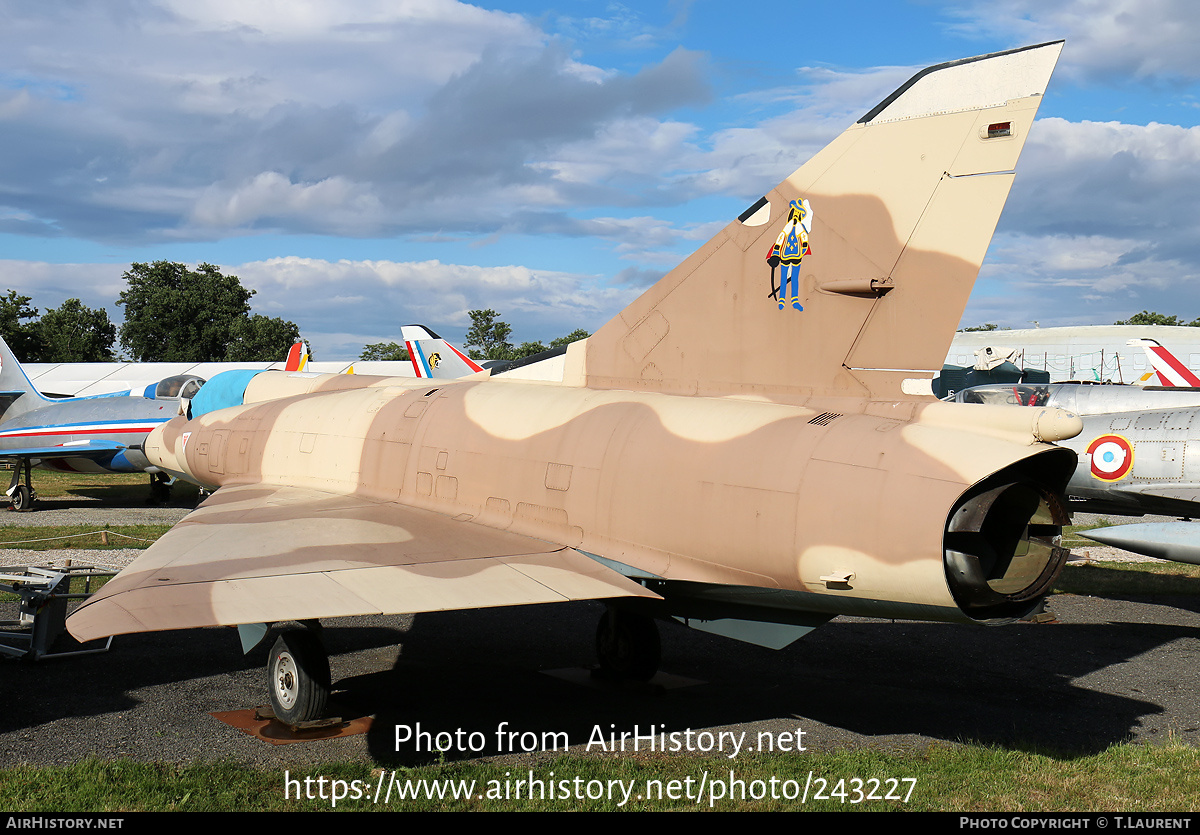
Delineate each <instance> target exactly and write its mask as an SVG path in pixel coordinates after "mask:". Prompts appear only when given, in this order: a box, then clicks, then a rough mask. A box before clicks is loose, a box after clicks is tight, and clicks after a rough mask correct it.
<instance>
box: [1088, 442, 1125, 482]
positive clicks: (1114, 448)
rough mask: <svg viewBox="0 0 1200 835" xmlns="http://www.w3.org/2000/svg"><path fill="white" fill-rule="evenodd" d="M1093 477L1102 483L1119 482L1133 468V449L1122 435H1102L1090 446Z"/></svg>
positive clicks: (1089, 452)
mask: <svg viewBox="0 0 1200 835" xmlns="http://www.w3.org/2000/svg"><path fill="white" fill-rule="evenodd" d="M1087 451H1088V455H1090V456H1091V457H1092V475H1094V476H1095V477H1096V478H1098V479H1100V480H1102V481H1117V480H1118V479H1122V478H1124V477H1125V476H1126V475H1128V474H1129V470H1130V469H1132V467H1133V447H1132V446H1130V444H1129V441H1127V440H1125V439H1124V438H1122V437H1121V436H1120V435H1101V436H1100V437H1099V438H1097V439H1096V440H1094V441H1092V442H1091V443H1090V444H1088V448H1087Z"/></svg>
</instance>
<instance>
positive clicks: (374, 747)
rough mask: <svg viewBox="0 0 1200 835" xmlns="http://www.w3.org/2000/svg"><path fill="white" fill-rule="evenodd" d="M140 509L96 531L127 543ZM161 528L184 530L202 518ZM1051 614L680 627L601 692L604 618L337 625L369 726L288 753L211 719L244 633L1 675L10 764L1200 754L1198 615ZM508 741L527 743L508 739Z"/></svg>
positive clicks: (1168, 610)
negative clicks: (755, 640)
mask: <svg viewBox="0 0 1200 835" xmlns="http://www.w3.org/2000/svg"><path fill="white" fill-rule="evenodd" d="M58 510H64V511H67V512H70V513H78V512H80V511H79V508H59V509H54V508H50V509H48V510H46V511H39V512H35V513H30V514H19V515H18V514H15V513H14V514H5V515H3V516H0V525H6V524H22V523H27V522H29V521H36V523H37V524H54V523H57V520H55V519H53V518H52V514H54V513H56V512H58ZM130 510H131V509H129V508H99V507H97V508H95V509H87V510H86V514H90V516H89V519H94V520H95V522H96V523H98V524H100V525H103V524H104V521H107V522H108V523H110V524H116V523H117V522H118V520H119V521H121V522H127V521H128V520H127V513H128V511H130ZM157 512H159V513H161V514H163V515H164V516H166V517H167V518H169V517H170V513H171V512H173V513H174V515H175V517H176V518H177V517H178V516H181V515H182V514H183V513H184V512H186V508H168V509H160V510H159V511H157ZM85 523H86V524H91V523H92V522H91V521H89V522H85ZM5 533H6V537H7V538H10V539H11V538H12V534H13V533H14V531H13V530H12V529H11V528H10V529H9V530H8V531H6V532H5ZM103 553H104V554H107V555H112V554H116V553H119V552H112V551H109V552H103ZM11 554H12V555H13V556H12V557H10V558H9V559H10V560H11V559H18V561H19V558H18V557H17V556H16V555H18V554H20V552H11ZM62 555H63V554H62V552H59V553H58V554H56V555H55V556H62ZM41 556H45V554H42V555H41ZM4 605H5V606H8V607H9V608H8V609H0V617H12V616H13V615H12V613H11V612H12V610H14V609H15V605H14V604H4ZM1049 609H1050V611H1052V612H1053V614H1054V615H1055V616H1056V618H1057V622H1056V623H1044V624H1043V623H1038V624H1032V623H1020V624H1014V625H1009V626H1004V627H984V626H962V625H952V624H938V623H923V622H906V621H886V620H877V619H866V618H837V619H835V620H833V621H831V622H830V623H829V624H827V625H826V626H824V627H822V628H820V629H818V630H816V631H815V632H813V633H812V634H810V635H809V636H808V637H806V638H804V639H803V640H801V641H798V642H797V643H795V644H793V645H792V646H790V647H788V648H786V649H784V650H780V651H773V650H769V649H763V648H759V647H755V646H751V645H748V644H743V643H739V642H736V641H732V640H726V639H722V638H717V637H714V636H709V635H706V634H704V633H700V632H696V631H692V630H688V629H686V628H684V627H682V626H679V625H676V624H674V623H667V624H662V626H661V634H662V644H663V653H662V654H663V662H662V668H663V670H664V673H660V675H659V677H658V678H656V679H655V681H654V682H652V685H651V686H649V687H631V686H618V685H614V684H611V683H607V682H602V681H596V680H594V679H592V678H591V677H590V675H589V674H588V667H589V665H591V664H592V663H593V659H594V651H593V646H592V645H593V635H594V632H595V627H596V623H597V621H598V619H599V617H600V615H601V613H602V612H603V605H602V604H598V603H573V604H559V605H551V606H532V607H519V608H506V609H505V608H502V609H490V610H478V611H467V612H445V613H436V614H420V615H415V616H412V615H409V616H391V617H374V618H353V619H344V620H338V621H332V622H330V623H329V624H327V625H326V628H325V642H326V645H327V647H328V649H329V651H330V655H331V666H332V671H333V680H334V682H335V684H334V689H335V693H334V697H333V700H334V702H333V706H334V707H335V708H336V711H337V713H338V714H339V715H341V716H342V717H343V718H345V719H353V718H359V717H368V716H372V717H374V719H373V724H372V725H371V729H370V730H369V731H368V732H367V733H365V734H359V735H355V736H349V737H346V738H341V739H328V740H316V741H305V742H301V743H296V744H289V745H272V744H269V743H267V742H264V741H262V740H260V739H257V738H255V737H252V736H250V735H248V734H246V733H244V732H242V731H239V730H237V729H235V728H233V727H230V726H229V725H227V724H225V723H223V722H221V721H219V720H218V719H216V718H214V716H213V715H212V714H214V713H218V712H222V711H236V710H241V709H248V708H253V707H255V706H257V705H260V704H265V703H266V700H267V697H266V683H265V678H266V676H265V671H264V668H265V663H266V656H267V648H266V647H265V646H260V647H258V648H257V649H256V650H254V651H253V652H251V653H250V654H249V655H246V656H244V655H243V654H242V652H241V650H240V646H239V643H238V639H237V634H236V632H235V631H234V630H232V629H201V630H190V631H180V632H170V633H157V634H145V635H128V636H121V637H118V638H116V639H115V641H114V643H113V646H112V649H111V650H110V651H109V652H107V653H103V654H96V655H86V656H78V657H71V658H62V659H51V660H44V661H41V662H38V663H24V662H17V661H3V662H0V704H3V706H4V710H3V712H2V713H0V767H3V766H12V765H16V764H19V763H32V764H44V765H50V764H62V763H67V762H72V761H77V760H80V759H83V758H86V757H99V758H103V759H111V758H121V757H128V758H132V759H135V760H142V761H165V762H174V763H186V762H192V761H198V760H226V761H229V760H232V761H237V762H243V763H248V764H259V765H262V766H278V767H288V766H298V765H304V764H309V765H312V764H317V763H330V762H343V761H359V762H363V763H382V764H397V765H415V764H420V763H426V762H435V761H438V760H439V759H442V758H445V759H449V760H453V759H460V758H461V759H469V758H474V757H487V756H500V755H504V756H508V755H513V756H514V758H515V760H517V761H525V760H527V759H528V757H527V756H526V755H525V752H524V749H525V748H527V747H532V746H531V745H529V744H526V743H529V741H530V740H532V739H533V738H534V737H535V736H536V737H537V738H538V739H542V738H545V739H558V740H561V739H562V738H563V737H562V735H563V734H565V735H566V739H567V740H568V741H569V742H570V743H571V745H572V746H573V750H577V751H583V750H586V744H587V743H588V742H589V740H592V741H593V742H595V740H596V739H597V738H598V737H597V734H599V735H600V736H602V737H604V739H605V740H607V739H608V738H609V737H608V735H609V734H610V733H611V732H615V733H617V734H618V735H619V734H620V733H622V732H628V733H639V732H640V733H642V734H645V733H647V732H648V730H649V729H653V730H659V731H661V730H665V731H667V732H668V733H670V732H684V731H686V730H688V729H691V730H693V731H695V732H699V731H703V730H709V731H718V730H733V731H737V732H740V731H743V730H744V731H747V732H748V734H747V738H748V739H751V740H753V739H756V738H757V734H758V733H759V732H762V731H766V732H769V733H770V734H771V737H770V738H772V739H777V740H778V739H784V738H785V737H783V736H782V735H783V734H795V732H796V731H801V730H802V731H803V732H804V736H803V737H802V741H803V744H804V746H805V747H806V748H807V750H810V751H812V750H838V749H846V748H851V747H862V746H866V747H872V748H877V749H883V750H888V751H902V750H911V749H924V748H925V747H927V746H929V745H931V744H947V743H956V742H982V743H990V744H994V745H998V746H1002V747H1008V748H1016V749H1022V750H1030V749H1036V750H1040V751H1052V752H1061V753H1062V754H1063V755H1067V756H1069V755H1072V754H1080V753H1090V752H1097V751H1101V750H1103V749H1104V748H1106V747H1108V746H1109V745H1111V744H1113V743H1116V742H1121V741H1126V740H1138V741H1147V742H1166V741H1168V740H1171V741H1181V742H1184V743H1188V744H1200V700H1197V698H1196V694H1197V692H1200V664H1197V660H1198V657H1200V596H1194V597H1192V596H1189V597H1181V598H1178V599H1173V598H1163V597H1155V598H1147V599H1120V600H1109V599H1101V598H1093V597H1080V596H1074V595H1059V596H1055V597H1053V598H1051V600H1050V602H1049ZM506 723H507V724H506ZM418 725H419V730H421V731H424V732H426V733H429V734H431V735H435V734H437V733H438V732H447V733H449V734H453V733H454V732H455V731H457V730H461V731H463V734H462V735H460V737H459V739H466V734H467V733H469V732H478V736H476V737H474V738H473V742H472V743H470V744H468V743H466V742H464V743H463V744H460V745H454V746H452V747H451V748H450V750H449V751H446V752H444V753H438V752H437V751H436V750H432V751H431V750H425V751H420V750H416V749H415V748H414V745H413V743H412V742H406V743H403V744H400V745H399V746H398V745H397V744H396V737H397V726H400V728H401V729H402V730H401V731H400V733H401V735H403V734H404V733H406V731H404V730H403V729H404V728H408V729H411V730H412V731H413V732H415V731H417V730H418ZM498 731H500V734H498V733H497V732H498ZM508 732H516V733H517V734H518V736H515V737H507V740H508V741H505V739H506V737H505V736H504V735H505V734H506V733H508ZM521 735H524V736H521ZM556 735H557V736H556ZM696 739H697V741H698V744H699V740H700V737H696ZM793 739H795V737H793ZM480 740H482V745H481V747H480V749H479V750H471V748H474V747H476V745H477V744H479V742H480ZM426 747H432V746H428V745H427V746H426ZM539 747H540V746H539ZM591 751H592V752H597V753H598V752H602V748H601V747H600V746H599V745H596V744H593V745H592V747H591ZM727 753H728V749H727Z"/></svg>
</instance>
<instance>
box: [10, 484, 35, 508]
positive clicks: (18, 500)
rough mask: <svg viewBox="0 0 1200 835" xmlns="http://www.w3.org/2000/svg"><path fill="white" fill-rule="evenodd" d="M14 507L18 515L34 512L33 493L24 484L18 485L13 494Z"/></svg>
mask: <svg viewBox="0 0 1200 835" xmlns="http://www.w3.org/2000/svg"><path fill="white" fill-rule="evenodd" d="M12 506H13V510H15V511H17V512H18V513H24V512H25V511H27V510H33V491H32V490H30V489H29V488H28V487H26V486H25V485H24V484H18V485H17V489H16V490H14V491H13V494H12Z"/></svg>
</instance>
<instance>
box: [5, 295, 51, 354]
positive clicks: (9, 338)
mask: <svg viewBox="0 0 1200 835" xmlns="http://www.w3.org/2000/svg"><path fill="white" fill-rule="evenodd" d="M31 301H33V299H31V298H30V297H29V296H19V295H17V291H16V290H9V291H8V295H7V296H0V336H3V337H4V341H5V342H7V343H8V347H9V348H11V349H12V352H13V355H14V356H15V357H16V358H17V359H18V360H20V361H21V362H39V361H40V360H41V357H42V339H41V334H40V333H39V332H38V327H37V315H38V311H37V308H36V307H30V306H29V303H30V302H31ZM22 319H33V320H34V321H32V322H28V323H25V322H22V321H21V320H22Z"/></svg>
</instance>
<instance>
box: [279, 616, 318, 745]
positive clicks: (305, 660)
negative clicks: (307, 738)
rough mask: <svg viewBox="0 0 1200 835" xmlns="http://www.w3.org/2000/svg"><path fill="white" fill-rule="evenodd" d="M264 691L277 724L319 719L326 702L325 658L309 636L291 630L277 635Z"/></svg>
mask: <svg viewBox="0 0 1200 835" xmlns="http://www.w3.org/2000/svg"><path fill="white" fill-rule="evenodd" d="M267 689H268V690H269V692H270V694H271V708H272V709H273V710H274V711H275V716H276V718H278V719H279V720H280V721H281V722H284V723H286V724H289V725H295V724H298V723H300V722H310V721H313V720H315V719H320V718H321V715H322V714H323V713H324V712H325V704H326V702H328V700H329V689H330V676H329V657H328V656H327V655H326V654H325V650H324V648H323V647H322V646H321V642H320V640H319V639H318V638H317V637H316V636H315V635H314V634H313V633H312V632H309V631H308V630H306V629H292V630H288V631H286V632H283V633H281V634H280V635H279V638H278V639H277V640H276V641H275V646H274V647H273V648H272V649H271V658H270V660H269V661H268V662H267Z"/></svg>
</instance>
